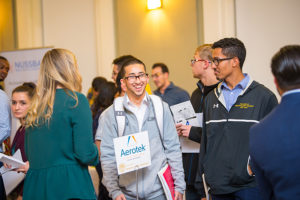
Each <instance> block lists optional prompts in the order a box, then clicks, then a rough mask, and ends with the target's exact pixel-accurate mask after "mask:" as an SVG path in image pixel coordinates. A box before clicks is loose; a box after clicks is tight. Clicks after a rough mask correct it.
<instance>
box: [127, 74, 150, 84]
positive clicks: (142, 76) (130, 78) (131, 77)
mask: <svg viewBox="0 0 300 200" xmlns="http://www.w3.org/2000/svg"><path fill="white" fill-rule="evenodd" d="M147 77H148V74H146V73H143V74H139V75H136V76H135V75H129V76H126V77H124V79H126V80H127V81H128V82H130V83H132V82H134V81H136V80H137V79H140V81H145V80H146V79H147Z"/></svg>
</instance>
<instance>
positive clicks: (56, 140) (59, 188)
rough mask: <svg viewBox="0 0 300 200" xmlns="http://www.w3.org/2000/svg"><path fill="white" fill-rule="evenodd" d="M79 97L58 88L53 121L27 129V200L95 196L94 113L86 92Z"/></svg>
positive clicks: (25, 188)
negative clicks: (92, 167)
mask: <svg viewBox="0 0 300 200" xmlns="http://www.w3.org/2000/svg"><path fill="white" fill-rule="evenodd" d="M76 94H77V96H78V105H77V106H76V101H75V100H74V99H73V98H72V97H71V96H69V95H68V94H67V93H66V92H65V91H64V90H63V89H57V90H56V94H55V101H54V107H53V114H52V117H51V120H50V123H45V124H40V125H39V126H38V127H30V128H27V129H26V134H25V151H26V155H27V158H28V160H29V163H30V169H29V170H28V172H27V174H26V178H25V185H24V194H23V199H24V200H41V199H43V200H48V199H49V200H64V199H71V198H78V199H95V192H94V187H93V184H92V181H91V177H90V175H89V172H88V165H96V164H97V163H98V151H97V147H96V145H94V144H93V136H92V114H91V111H90V108H89V104H88V101H87V99H86V98H85V96H83V95H82V94H81V93H76Z"/></svg>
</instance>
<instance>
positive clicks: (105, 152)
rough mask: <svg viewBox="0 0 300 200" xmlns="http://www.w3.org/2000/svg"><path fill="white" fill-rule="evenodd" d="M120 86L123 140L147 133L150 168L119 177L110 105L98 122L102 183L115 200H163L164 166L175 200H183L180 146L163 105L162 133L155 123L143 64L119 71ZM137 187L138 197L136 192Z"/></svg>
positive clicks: (134, 61) (133, 62) (125, 66)
mask: <svg viewBox="0 0 300 200" xmlns="http://www.w3.org/2000/svg"><path fill="white" fill-rule="evenodd" d="M120 73H121V76H122V79H121V83H122V84H123V85H124V86H126V89H127V90H126V94H125V97H124V100H123V107H124V115H125V129H124V133H123V136H125V135H130V134H134V133H139V132H142V131H148V136H149V145H150V155H151V165H150V166H148V167H145V168H142V169H139V170H138V171H137V174H138V176H137V177H138V180H136V171H134V172H128V173H125V174H121V175H118V172H117V164H116V158H115V152H114V143H113V139H114V138H117V137H119V135H118V134H119V133H118V128H119V127H118V123H117V121H116V116H115V110H114V107H113V105H112V106H111V107H109V108H108V109H107V110H106V111H105V112H104V113H103V114H102V115H101V116H100V119H99V127H98V130H97V133H96V140H100V141H101V143H100V151H101V165H102V170H103V183H104V185H105V186H106V188H107V189H108V191H109V194H110V196H111V197H112V198H113V199H114V200H126V199H127V200H131V199H132V200H133V199H136V197H137V195H138V197H139V198H140V199H145V200H165V199H166V197H165V195H164V191H163V187H162V185H161V183H160V180H159V178H158V176H157V173H158V171H160V170H161V168H162V167H163V166H165V164H166V163H168V164H169V166H170V167H171V173H172V176H173V178H174V185H175V200H182V197H183V192H184V190H185V181H184V172H183V167H182V156H181V151H180V144H179V140H178V136H177V133H176V128H175V124H174V122H173V119H172V115H171V113H170V110H169V107H168V105H167V104H166V103H163V112H161V113H163V129H162V132H163V133H162V134H161V135H160V129H159V127H158V123H157V121H156V114H155V111H154V105H153V103H152V100H151V98H150V96H149V95H148V94H147V92H146V91H145V87H146V85H147V83H148V79H149V78H148V74H146V68H145V65H144V63H143V62H142V61H140V60H138V59H136V58H132V59H129V60H128V61H127V62H126V63H124V64H123V67H122V68H121V71H120ZM136 184H138V193H137V190H136Z"/></svg>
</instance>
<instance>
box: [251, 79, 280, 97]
mask: <svg viewBox="0 0 300 200" xmlns="http://www.w3.org/2000/svg"><path fill="white" fill-rule="evenodd" d="M250 87H252V88H253V89H255V90H256V91H257V92H260V93H262V94H263V95H265V96H275V94H274V93H273V92H272V91H271V90H270V89H269V88H267V87H266V86H265V85H263V84H261V83H259V82H257V81H253V82H252V84H251V86H250Z"/></svg>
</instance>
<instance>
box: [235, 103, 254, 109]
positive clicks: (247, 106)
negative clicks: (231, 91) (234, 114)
mask: <svg viewBox="0 0 300 200" xmlns="http://www.w3.org/2000/svg"><path fill="white" fill-rule="evenodd" d="M235 107H240V108H241V109H247V108H253V107H254V105H250V104H248V103H240V104H239V105H235Z"/></svg>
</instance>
